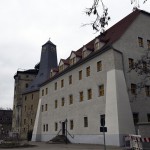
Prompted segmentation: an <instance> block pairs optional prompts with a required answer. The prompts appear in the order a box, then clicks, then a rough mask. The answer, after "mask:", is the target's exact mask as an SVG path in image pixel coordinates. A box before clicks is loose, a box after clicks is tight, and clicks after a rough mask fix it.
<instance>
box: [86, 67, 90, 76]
mask: <svg viewBox="0 0 150 150" xmlns="http://www.w3.org/2000/svg"><path fill="white" fill-rule="evenodd" d="M86 76H87V77H88V76H90V66H89V67H87V68H86Z"/></svg>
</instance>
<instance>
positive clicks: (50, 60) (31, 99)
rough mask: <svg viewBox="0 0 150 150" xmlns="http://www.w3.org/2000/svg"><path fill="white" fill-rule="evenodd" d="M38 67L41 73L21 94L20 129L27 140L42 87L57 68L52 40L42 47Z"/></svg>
mask: <svg viewBox="0 0 150 150" xmlns="http://www.w3.org/2000/svg"><path fill="white" fill-rule="evenodd" d="M38 66H39V71H38V74H37V75H36V77H35V79H34V80H33V81H32V82H30V84H28V86H27V87H26V88H24V90H22V91H21V93H19V94H20V95H21V99H20V103H21V110H20V113H19V114H20V117H19V118H20V119H19V120H20V121H21V123H19V127H18V128H19V129H20V132H19V133H20V136H21V138H23V139H26V138H27V133H28V132H29V131H30V132H31V131H32V130H33V125H34V120H35V116H36V110H37V105H38V101H39V94H40V93H39V89H40V85H41V84H42V83H43V82H45V81H46V80H48V79H49V77H50V70H51V69H52V68H55V67H56V66H57V51H56V45H55V44H53V43H52V42H51V41H50V40H49V41H47V42H46V43H45V44H44V45H42V50H41V58H40V63H39V64H38ZM16 115H17V114H16ZM16 118H17V117H16Z"/></svg>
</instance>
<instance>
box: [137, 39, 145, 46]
mask: <svg viewBox="0 0 150 150" xmlns="http://www.w3.org/2000/svg"><path fill="white" fill-rule="evenodd" d="M138 42H139V46H140V47H143V46H144V45H143V38H141V37H138Z"/></svg>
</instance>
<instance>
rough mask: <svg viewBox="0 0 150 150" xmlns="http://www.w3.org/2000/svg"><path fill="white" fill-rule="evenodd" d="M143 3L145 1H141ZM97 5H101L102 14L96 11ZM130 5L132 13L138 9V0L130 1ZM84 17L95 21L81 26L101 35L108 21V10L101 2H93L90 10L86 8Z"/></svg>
mask: <svg viewBox="0 0 150 150" xmlns="http://www.w3.org/2000/svg"><path fill="white" fill-rule="evenodd" d="M141 1H143V3H145V2H146V1H147V0H141ZM99 3H101V5H102V14H101V13H100V12H99V10H98V6H99ZM131 5H133V11H134V10H136V9H138V8H139V7H140V5H139V0H131ZM85 13H86V15H88V16H91V15H94V16H95V20H94V21H92V22H91V23H87V24H84V25H83V26H86V25H90V26H92V28H93V30H94V31H96V32H100V33H103V32H104V31H105V28H106V26H107V25H108V22H109V21H110V16H109V14H108V8H107V7H106V5H104V2H103V0H93V4H92V6H91V7H90V8H86V11H85Z"/></svg>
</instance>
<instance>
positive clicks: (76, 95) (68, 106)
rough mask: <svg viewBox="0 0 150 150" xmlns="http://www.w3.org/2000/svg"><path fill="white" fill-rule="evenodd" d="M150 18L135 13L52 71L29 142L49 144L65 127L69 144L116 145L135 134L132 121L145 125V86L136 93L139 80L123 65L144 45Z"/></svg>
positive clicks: (149, 100) (149, 99)
mask: <svg viewBox="0 0 150 150" xmlns="http://www.w3.org/2000/svg"><path fill="white" fill-rule="evenodd" d="M149 27H150V14H149V13H147V12H145V11H141V10H136V11H134V12H132V13H131V14H129V15H128V16H127V17H125V18H123V19H122V20H121V21H119V22H118V23H117V24H115V25H114V26H112V27H111V28H110V29H108V30H107V31H106V32H105V33H104V34H103V35H100V36H98V37H97V38H95V39H93V40H92V41H90V42H89V43H87V44H86V45H85V46H83V47H81V48H80V49H79V50H77V51H72V52H71V54H70V56H69V57H68V58H67V59H66V60H63V59H62V60H60V63H59V66H58V68H55V69H52V70H51V73H50V79H49V80H48V81H47V82H45V83H44V84H42V85H41V88H40V100H39V105H38V111H37V116H36V121H35V125H34V131H33V136H32V140H33V141H49V140H51V139H52V138H53V137H55V136H56V135H57V134H58V132H59V131H60V132H59V134H63V132H64V128H65V126H66V124H65V121H66V119H67V130H68V132H69V133H70V135H73V138H72V137H71V136H70V135H68V139H69V140H70V141H71V142H72V143H94V144H103V134H102V133H100V126H101V124H100V118H101V117H105V122H106V123H105V126H106V127H107V132H106V144H107V145H116V146H120V145H122V144H123V136H124V135H126V134H135V133H136V128H137V125H136V123H142V122H148V121H150V115H149V114H150V82H149V83H147V84H146V85H147V87H146V91H145V88H144V89H142V90H141V92H140V93H138V94H137V89H136V85H137V84H138V83H139V81H140V80H141V78H142V76H138V75H137V74H136V73H135V72H134V71H132V72H130V73H129V69H130V68H129V67H130V65H131V63H132V62H133V61H134V60H137V59H138V58H140V57H141V55H143V54H144V53H145V50H146V49H147V48H149V47H150V30H149Z"/></svg>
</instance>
